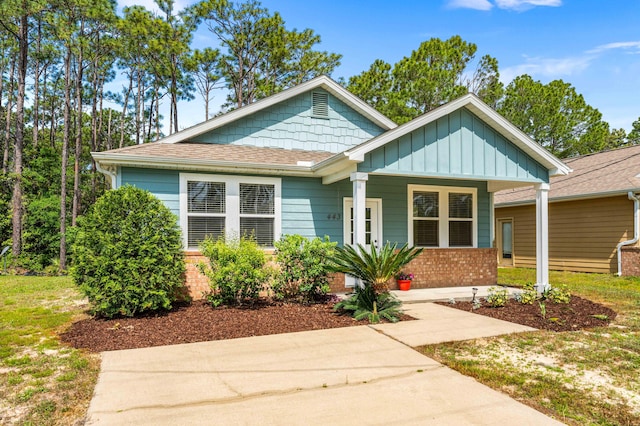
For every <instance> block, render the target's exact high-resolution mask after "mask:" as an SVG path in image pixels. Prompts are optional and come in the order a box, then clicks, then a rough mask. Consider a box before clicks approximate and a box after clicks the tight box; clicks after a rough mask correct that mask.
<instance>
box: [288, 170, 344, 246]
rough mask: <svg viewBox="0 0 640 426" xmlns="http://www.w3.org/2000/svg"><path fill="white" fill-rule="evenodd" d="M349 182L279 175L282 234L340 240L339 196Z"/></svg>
mask: <svg viewBox="0 0 640 426" xmlns="http://www.w3.org/2000/svg"><path fill="white" fill-rule="evenodd" d="M350 196H351V182H349V181H346V180H345V181H341V182H338V183H335V184H332V185H323V184H322V181H321V180H320V179H308V178H291V177H284V178H282V233H283V234H300V235H303V236H304V237H307V238H313V237H316V236H318V237H324V236H325V235H327V236H328V237H329V238H330V239H331V241H336V242H339V243H342V233H343V232H342V228H343V212H342V209H343V201H342V200H343V198H344V197H350Z"/></svg>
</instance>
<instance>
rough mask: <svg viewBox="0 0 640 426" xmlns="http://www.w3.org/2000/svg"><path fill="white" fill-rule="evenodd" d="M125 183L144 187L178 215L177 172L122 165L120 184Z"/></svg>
mask: <svg viewBox="0 0 640 426" xmlns="http://www.w3.org/2000/svg"><path fill="white" fill-rule="evenodd" d="M126 184H129V185H133V186H136V187H138V188H141V189H146V190H147V191H149V192H151V193H152V194H153V195H155V196H156V197H158V198H159V199H160V200H161V201H162V202H163V203H164V204H165V205H166V206H167V207H168V208H169V209H170V210H171V212H172V213H173V214H175V215H176V216H178V217H179V216H180V178H179V172H177V171H175V170H158V169H135V168H130V167H123V168H121V170H120V185H126Z"/></svg>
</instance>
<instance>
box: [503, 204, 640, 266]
mask: <svg viewBox="0 0 640 426" xmlns="http://www.w3.org/2000/svg"><path fill="white" fill-rule="evenodd" d="M508 217H512V218H513V232H514V237H513V252H514V264H515V266H520V267H535V266H536V238H535V235H536V234H535V232H536V227H535V225H536V223H535V205H531V206H521V207H506V208H497V209H496V219H500V218H508ZM632 237H633V202H631V201H630V200H628V199H627V197H626V196H618V197H609V198H598V199H592V200H579V201H564V202H556V203H549V267H550V268H551V269H554V270H566V271H576V272H601V273H613V272H616V271H617V253H616V246H617V244H618V243H619V242H621V241H626V240H628V239H630V238H632Z"/></svg>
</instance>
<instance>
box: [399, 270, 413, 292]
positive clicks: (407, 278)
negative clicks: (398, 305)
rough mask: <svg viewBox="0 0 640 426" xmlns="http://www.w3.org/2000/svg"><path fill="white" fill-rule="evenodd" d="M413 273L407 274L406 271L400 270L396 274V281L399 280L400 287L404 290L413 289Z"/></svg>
mask: <svg viewBox="0 0 640 426" xmlns="http://www.w3.org/2000/svg"><path fill="white" fill-rule="evenodd" d="M412 279H413V274H407V273H406V272H400V273H399V274H398V275H396V281H397V282H398V288H399V289H400V290H402V291H408V290H409V289H411V280H412Z"/></svg>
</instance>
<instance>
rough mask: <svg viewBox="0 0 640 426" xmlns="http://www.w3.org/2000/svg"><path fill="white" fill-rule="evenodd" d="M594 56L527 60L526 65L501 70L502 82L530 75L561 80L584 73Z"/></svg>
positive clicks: (506, 82)
mask: <svg viewBox="0 0 640 426" xmlns="http://www.w3.org/2000/svg"><path fill="white" fill-rule="evenodd" d="M593 59H594V57H593V56H590V55H589V56H581V57H580V56H578V57H569V58H559V59H557V58H526V61H525V63H524V64H520V65H515V66H512V67H506V68H504V69H502V70H500V80H502V81H503V82H504V83H505V84H508V83H510V82H511V80H513V79H514V78H515V77H517V76H519V75H522V74H529V75H531V76H532V77H534V78H540V77H544V78H550V79H555V78H560V77H565V76H570V75H574V74H578V73H580V72H582V71H584V70H585V69H586V68H587V67H589V65H590V64H591V62H592V61H593Z"/></svg>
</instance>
